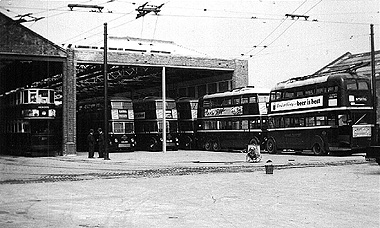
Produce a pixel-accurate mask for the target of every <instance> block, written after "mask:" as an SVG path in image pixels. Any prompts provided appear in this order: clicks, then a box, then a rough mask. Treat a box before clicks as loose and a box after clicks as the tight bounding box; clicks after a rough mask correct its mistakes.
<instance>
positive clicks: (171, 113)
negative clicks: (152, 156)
mask: <svg viewBox="0 0 380 228" xmlns="http://www.w3.org/2000/svg"><path fill="white" fill-rule="evenodd" d="M162 104H163V101H162V98H161V97H145V98H143V99H139V100H135V101H134V102H133V110H134V112H135V126H136V139H137V143H138V148H139V149H142V150H149V151H158V150H161V149H162V143H163V137H162V133H163V117H164V115H165V117H166V147H167V148H168V149H172V150H178V145H179V142H178V122H177V109H176V103H175V100H174V99H171V98H167V99H166V113H165V114H164V113H163V110H164V109H163V106H162Z"/></svg>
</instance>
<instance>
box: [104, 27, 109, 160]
mask: <svg viewBox="0 0 380 228" xmlns="http://www.w3.org/2000/svg"><path fill="white" fill-rule="evenodd" d="M107 49H108V48H107V23H104V49H103V51H104V58H103V60H104V63H103V68H104V155H103V156H104V160H110V158H109V151H108V75H107V74H108V72H107V67H108V66H107Z"/></svg>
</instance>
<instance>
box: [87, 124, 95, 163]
mask: <svg viewBox="0 0 380 228" xmlns="http://www.w3.org/2000/svg"><path fill="white" fill-rule="evenodd" d="M87 143H88V158H94V150H95V138H94V129H90V133H89V134H88V135H87Z"/></svg>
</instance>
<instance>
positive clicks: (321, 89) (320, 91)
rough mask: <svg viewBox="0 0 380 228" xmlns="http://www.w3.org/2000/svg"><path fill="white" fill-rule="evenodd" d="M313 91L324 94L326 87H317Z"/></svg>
mask: <svg viewBox="0 0 380 228" xmlns="http://www.w3.org/2000/svg"><path fill="white" fill-rule="evenodd" d="M315 92H316V94H324V93H326V88H325V87H323V88H317V89H316V91H315Z"/></svg>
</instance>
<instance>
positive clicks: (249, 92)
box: [197, 87, 270, 151]
mask: <svg viewBox="0 0 380 228" xmlns="http://www.w3.org/2000/svg"><path fill="white" fill-rule="evenodd" d="M269 92H270V90H269V89H264V88H254V87H244V88H237V89H234V90H232V91H227V92H223V93H215V94H210V95H205V96H203V97H202V98H201V99H200V100H199V109H198V110H199V112H198V129H197V138H198V139H199V141H198V143H199V144H198V145H200V147H202V148H203V149H206V150H214V151H220V150H222V149H227V150H229V149H244V148H247V145H248V144H252V145H264V144H263V143H264V142H265V137H266V136H265V128H266V124H267V123H266V121H267V116H266V114H267V103H268V101H269Z"/></svg>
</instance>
